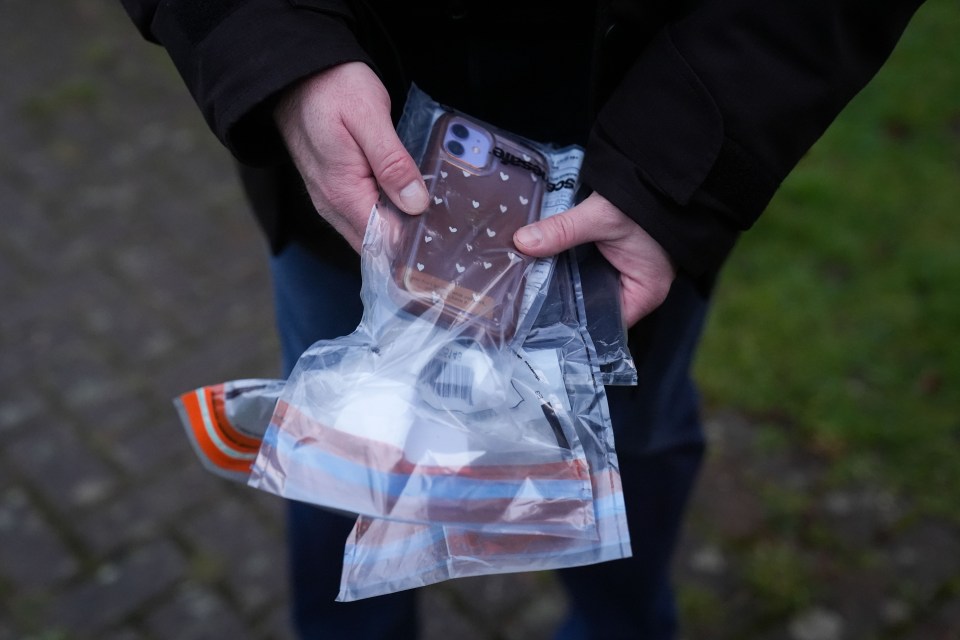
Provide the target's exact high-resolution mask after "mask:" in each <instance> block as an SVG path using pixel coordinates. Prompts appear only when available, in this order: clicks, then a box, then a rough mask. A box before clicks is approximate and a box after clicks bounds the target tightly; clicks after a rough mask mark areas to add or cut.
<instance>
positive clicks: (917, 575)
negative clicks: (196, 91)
mask: <svg viewBox="0 0 960 640" xmlns="http://www.w3.org/2000/svg"><path fill="white" fill-rule="evenodd" d="M0 12H2V15H3V19H2V20H0V73H2V77H3V78H4V83H3V84H4V90H3V91H2V92H0V140H2V145H0V219H2V222H3V232H2V233H0V300H2V301H3V303H2V305H0V640H14V639H16V640H26V639H35V640H60V639H68V638H69V639H74V638H77V639H81V640H82V639H86V638H96V639H98V640H99V639H104V640H166V639H168V638H169V639H172V638H176V639H178V640H184V639H186V640H193V639H197V640H199V639H204V640H219V639H229V640H245V639H248V638H249V639H251V640H271V639H272V640H283V639H286V638H290V637H291V635H290V631H289V628H288V624H287V617H286V616H287V613H286V608H287V591H286V586H285V580H286V576H285V571H284V563H283V524H282V506H281V504H280V502H279V501H278V500H277V499H275V498H273V497H272V496H269V495H266V494H262V493H259V492H255V491H253V490H250V489H247V488H245V487H242V486H239V485H233V484H229V483H226V482H223V481H220V480H218V479H216V478H214V477H212V476H210V475H208V474H206V473H205V472H204V471H203V470H202V469H201V468H200V466H199V464H197V462H196V461H195V459H194V456H193V453H192V451H191V450H190V447H189V445H188V443H187V440H186V438H184V437H183V436H182V434H181V432H180V427H179V425H178V423H177V421H176V417H175V414H174V412H173V409H172V406H171V404H170V399H171V398H172V397H173V396H174V395H176V394H178V393H180V392H182V391H184V390H186V389H190V388H193V387H196V386H199V385H202V384H207V383H213V382H218V381H221V380H227V379H232V378H241V377H248V376H249V377H262V376H273V375H275V374H276V371H277V368H278V367H277V356H276V352H277V346H276V341H275V338H274V334H273V318H272V311H271V305H270V291H269V282H268V275H267V273H266V270H265V258H266V249H265V246H264V244H263V242H262V240H261V238H260V237H259V235H258V234H257V232H256V230H255V228H254V225H253V223H252V221H251V219H250V216H249V214H248V213H247V210H246V207H245V205H244V202H243V200H242V197H241V195H240V192H239V190H238V187H237V184H236V181H235V179H234V176H233V174H232V171H231V166H230V161H229V158H228V157H227V154H226V152H224V151H223V150H222V149H221V148H220V147H219V146H218V145H217V143H216V142H215V141H214V140H213V139H212V137H211V136H210V135H209V134H208V132H207V131H206V128H205V126H204V124H203V123H202V122H201V120H200V117H199V115H198V113H197V111H196V109H195V107H194V106H193V104H192V103H191V102H190V100H189V97H188V96H187V95H186V92H185V91H184V90H183V89H182V88H181V85H180V83H179V80H178V78H177V77H176V74H175V72H174V71H173V70H172V68H171V66H170V64H169V62H168V61H166V59H165V58H164V56H163V54H162V52H160V51H159V50H157V49H154V48H151V47H149V46H147V45H146V44H145V43H144V42H142V41H141V40H140V39H139V37H138V35H137V34H136V33H135V32H134V30H133V29H132V27H131V25H130V24H129V22H128V21H127V19H126V16H125V15H123V14H122V12H121V10H120V8H119V3H112V2H102V0H61V1H60V2H56V3H41V2H32V1H31V0H0ZM749 433H750V429H749V425H745V424H743V423H742V422H740V421H738V420H737V419H735V418H725V419H722V420H721V419H716V420H714V422H713V426H712V427H711V434H712V435H713V437H714V438H715V439H716V440H717V441H718V442H719V443H720V444H721V445H722V446H720V447H719V448H718V449H719V454H718V455H715V456H714V457H712V458H711V462H710V463H709V464H708V466H707V470H706V476H707V478H706V480H705V481H704V482H703V483H702V487H701V491H700V494H699V496H698V499H697V508H696V510H695V511H694V514H693V517H692V522H693V525H694V526H693V527H692V528H691V532H690V533H689V534H688V536H687V538H686V539H685V542H684V545H683V549H682V553H681V558H680V562H679V563H678V568H679V573H680V575H681V576H682V577H683V579H684V581H685V582H686V583H687V584H688V585H689V586H688V588H687V589H686V591H684V592H683V593H682V596H683V598H682V600H683V602H684V603H685V604H684V607H685V609H684V610H685V611H686V612H687V613H688V614H689V615H690V616H691V620H692V622H691V623H690V625H689V629H688V635H689V636H690V637H691V638H735V637H739V638H754V637H756V638H770V639H773V638H784V639H789V640H842V639H844V638H871V637H884V638H911V639H912V638H917V639H920V638H937V639H939V638H957V637H960V635H957V633H956V630H957V629H958V628H960V626H958V625H960V597H958V595H960V580H958V579H957V575H958V574H960V561H958V557H960V543H958V537H957V529H956V527H955V526H946V525H942V524H940V523H927V522H907V523H906V524H902V523H901V525H898V526H897V528H892V527H891V526H890V524H889V523H888V522H887V520H888V519H890V518H893V519H894V520H895V519H896V517H895V516H896V504H895V501H894V504H893V507H890V506H889V504H888V503H889V502H890V500H885V499H874V498H870V499H869V500H868V499H866V498H863V499H861V497H858V496H860V495H861V494H857V493H850V492H847V493H837V494H833V495H828V496H826V497H825V501H824V504H825V505H826V507H825V511H824V514H825V515H824V518H825V520H824V522H827V523H830V522H833V521H831V520H830V518H834V520H835V521H836V524H835V526H834V525H830V526H832V527H833V528H834V529H835V530H836V532H838V536H839V537H838V539H839V542H838V543H837V544H849V545H850V546H851V547H854V546H858V545H868V544H875V543H879V545H880V546H879V547H878V551H877V556H876V557H875V558H874V562H873V564H871V565H865V566H864V567H862V568H860V569H858V570H857V571H853V572H849V573H846V574H843V575H840V576H837V575H832V574H829V573H828V574H827V575H826V577H825V581H826V582H827V583H828V584H830V585H832V586H830V587H828V588H826V589H822V590H821V591H818V593H819V594H823V597H822V598H819V599H815V600H814V601H807V602H804V604H803V607H802V610H800V611H798V612H794V614H791V615H788V616H782V617H781V618H771V619H764V618H763V616H759V621H758V616H757V615H756V614H757V611H756V610H755V609H754V604H755V602H756V600H755V599H751V598H755V595H756V594H753V596H751V595H750V594H749V593H747V592H745V590H744V587H743V578H742V572H740V571H739V569H738V567H737V566H735V564H736V562H737V558H738V557H740V556H742V555H743V553H744V549H745V548H748V547H750V546H751V545H753V544H754V543H755V542H756V541H757V540H758V537H759V536H760V534H761V533H762V532H763V531H765V528H768V527H769V523H770V521H771V517H772V516H771V514H770V513H769V512H768V510H766V509H765V506H764V504H762V503H761V502H760V500H759V499H758V497H757V493H758V492H757V491H756V490H755V489H756V479H757V477H759V476H762V477H763V478H765V480H764V481H765V482H773V480H772V479H771V478H772V473H770V471H771V468H764V467H763V466H762V465H763V464H764V460H766V463H767V464H772V463H771V462H770V460H769V456H768V457H767V458H764V459H763V460H761V461H760V465H761V466H760V467H753V468H749V469H748V472H749V473H747V474H745V473H744V460H745V459H749V458H751V456H750V452H751V449H750V447H751V446H752V445H751V444H750V440H749ZM744 443H746V444H744ZM759 458H763V456H760V457H759ZM759 458H758V459H759ZM777 464H780V465H781V466H780V467H778V469H779V472H778V473H780V475H783V470H784V469H788V470H790V469H792V470H793V471H794V473H793V475H789V474H788V475H789V477H787V479H786V480H784V482H786V483H787V484H788V485H790V486H792V485H791V484H790V483H793V484H798V483H799V484H798V486H799V485H803V486H806V485H804V483H805V482H806V483H807V484H810V483H809V482H808V480H809V478H808V479H806V480H805V477H806V476H804V474H805V473H806V474H808V475H809V474H816V472H817V469H816V465H815V463H814V464H811V463H810V462H809V461H806V460H803V459H797V458H790V459H785V460H778V461H777ZM764 474H766V475H764ZM778 477H779V476H778ZM751 483H753V484H751ZM863 495H865V496H867V498H869V497H870V496H873V495H874V494H873V493H868V494H863ZM880 497H881V498H883V496H882V495H881V496H880ZM885 505H886V506H885ZM891 509H892V511H891ZM890 513H893V514H894V515H893V516H891V515H890ZM774 515H776V514H774ZM845 523H846V524H845ZM212 540H217V541H218V542H217V543H216V544H214V543H212V542H211V541H212ZM928 551H932V552H931V553H927V552H928ZM234 558H239V559H240V560H234ZM814 560H816V558H814ZM904 585H906V587H908V588H900V587H903V586H904ZM850 594H855V596H856V597H851V596H850ZM421 607H422V610H423V612H424V613H425V614H427V615H425V616H424V633H423V636H424V638H426V639H427V640H439V639H441V638H444V639H446V638H450V637H457V638H458V639H459V640H474V639H476V640H495V639H497V640H538V639H541V638H543V639H545V638H548V637H550V635H551V633H552V630H553V629H554V628H555V627H556V625H557V623H558V621H559V620H560V618H561V617H562V615H563V611H564V596H563V594H562V592H561V590H560V589H559V587H558V585H557V582H556V580H555V578H554V577H553V576H552V575H551V574H549V573H536V574H522V575H511V576H494V577H490V578H483V579H469V580H461V581H453V582H450V583H446V584H443V585H438V586H436V587H431V588H427V589H424V590H422V598H421ZM717 609H719V611H720V613H719V614H717V611H716V610H717ZM724 612H727V613H729V614H730V615H728V616H725V615H723V613H724Z"/></svg>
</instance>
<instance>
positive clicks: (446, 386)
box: [422, 360, 473, 404]
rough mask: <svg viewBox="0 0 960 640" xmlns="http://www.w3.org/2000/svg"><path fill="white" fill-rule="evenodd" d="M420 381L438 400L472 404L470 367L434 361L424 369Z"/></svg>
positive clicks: (471, 372) (471, 371)
mask: <svg viewBox="0 0 960 640" xmlns="http://www.w3.org/2000/svg"><path fill="white" fill-rule="evenodd" d="M422 379H423V380H424V381H425V382H426V383H427V384H429V385H430V386H431V387H432V389H433V392H434V393H435V394H436V395H437V397H439V398H452V399H456V400H460V401H462V402H466V403H468V404H473V369H471V368H470V367H465V366H463V365H461V364H455V363H452V362H444V361H442V360H434V361H432V362H430V364H428V365H427V366H426V368H424V370H423V374H422Z"/></svg>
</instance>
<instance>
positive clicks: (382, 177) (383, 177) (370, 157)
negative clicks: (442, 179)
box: [351, 113, 428, 214]
mask: <svg viewBox="0 0 960 640" xmlns="http://www.w3.org/2000/svg"><path fill="white" fill-rule="evenodd" d="M351 135H353V137H354V139H355V140H356V141H357V144H358V145H359V146H360V149H361V150H362V151H363V154H364V155H365V156H366V158H367V162H369V163H370V168H371V169H372V170H373V175H374V178H376V180H377V183H378V184H379V185H380V188H381V189H383V191H384V193H386V194H387V197H388V198H390V200H391V202H393V203H394V204H395V205H397V206H398V207H399V208H400V209H401V210H402V211H405V212H406V213H413V214H415V213H422V212H423V210H424V209H426V208H427V199H428V196H427V187H426V185H425V184H424V183H423V177H422V176H421V175H420V170H419V169H417V165H416V163H415V162H414V161H413V158H412V157H410V154H409V153H407V150H406V149H405V148H404V146H403V143H402V142H400V138H398V137H397V133H396V131H394V129H393V124H392V123H391V121H390V116H389V114H386V113H385V114H383V117H382V118H372V119H370V120H366V121H364V122H361V123H359V126H357V127H355V129H354V130H352V131H351Z"/></svg>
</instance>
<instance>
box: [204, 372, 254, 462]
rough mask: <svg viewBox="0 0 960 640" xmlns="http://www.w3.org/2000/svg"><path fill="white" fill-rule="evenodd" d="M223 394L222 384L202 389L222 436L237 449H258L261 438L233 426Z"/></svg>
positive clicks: (224, 392)
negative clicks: (228, 416)
mask: <svg viewBox="0 0 960 640" xmlns="http://www.w3.org/2000/svg"><path fill="white" fill-rule="evenodd" d="M225 394H226V391H225V388H224V385H223V384H217V385H213V386H212V387H207V388H205V389H204V395H206V396H207V398H208V402H209V403H210V406H211V409H212V415H213V418H214V421H213V422H214V424H215V425H217V427H218V428H219V430H220V432H221V433H222V434H223V437H224V438H226V439H227V440H228V441H229V442H230V443H231V444H233V445H235V446H236V447H237V448H238V449H243V450H247V451H253V452H254V453H256V452H257V451H259V450H260V442H261V440H260V439H258V438H252V437H250V436H248V435H246V434H244V433H242V432H241V431H240V430H239V429H237V428H236V427H234V426H233V423H232V422H230V419H229V418H227V410H226V398H225V397H224V396H225Z"/></svg>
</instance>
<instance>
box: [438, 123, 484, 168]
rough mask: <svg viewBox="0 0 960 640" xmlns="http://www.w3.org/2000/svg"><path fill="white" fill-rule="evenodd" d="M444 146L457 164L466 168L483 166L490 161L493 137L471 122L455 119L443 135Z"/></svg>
mask: <svg viewBox="0 0 960 640" xmlns="http://www.w3.org/2000/svg"><path fill="white" fill-rule="evenodd" d="M443 138H444V139H443V148H444V150H445V151H446V152H447V153H448V154H449V155H450V156H451V160H453V161H454V163H455V164H458V165H463V166H465V167H466V168H474V169H477V168H482V167H485V166H486V165H487V163H488V162H489V155H490V150H491V149H492V147H493V139H492V137H491V136H490V134H489V133H488V132H487V131H485V130H483V129H481V128H479V127H477V126H476V125H474V124H473V123H471V122H467V121H465V120H459V119H454V120H453V121H451V122H450V124H449V125H448V126H447V129H446V131H445V132H444V136H443Z"/></svg>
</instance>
